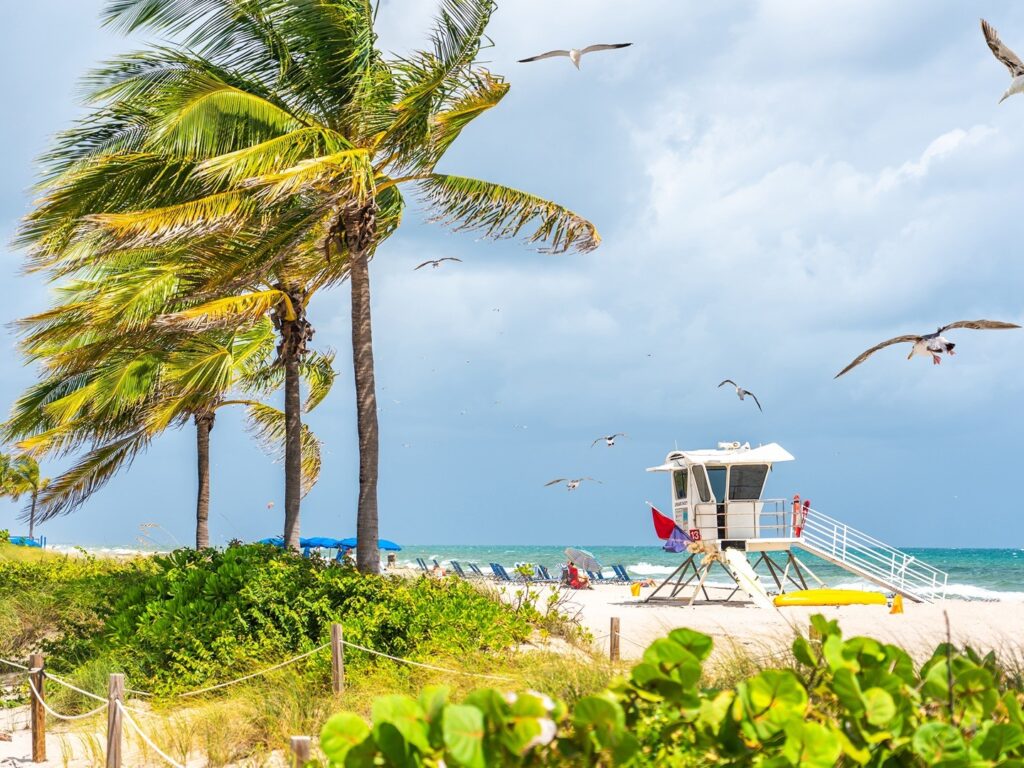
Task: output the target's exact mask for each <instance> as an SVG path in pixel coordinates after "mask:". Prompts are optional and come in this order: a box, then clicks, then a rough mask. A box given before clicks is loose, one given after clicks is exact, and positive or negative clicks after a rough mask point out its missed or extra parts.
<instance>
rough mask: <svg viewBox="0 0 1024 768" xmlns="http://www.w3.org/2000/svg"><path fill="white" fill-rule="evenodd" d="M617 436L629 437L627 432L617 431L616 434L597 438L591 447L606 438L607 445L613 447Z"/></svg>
mask: <svg viewBox="0 0 1024 768" xmlns="http://www.w3.org/2000/svg"><path fill="white" fill-rule="evenodd" d="M617 437H628V435H627V434H626V433H625V432H616V433H615V434H614V435H605V436H604V437H599V438H597V440H595V441H594V442H592V443H591V444H590V447H591V448H593V447H594V446H595V445H597V444H598V443H600V442H601V441H602V440H604V442H605V445H607V446H608V447H609V448H611V447H612V446H613V445H615V438H617Z"/></svg>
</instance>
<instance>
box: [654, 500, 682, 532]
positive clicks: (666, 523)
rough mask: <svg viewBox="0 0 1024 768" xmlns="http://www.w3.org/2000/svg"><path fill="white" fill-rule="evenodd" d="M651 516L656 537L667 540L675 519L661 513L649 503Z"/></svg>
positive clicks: (674, 525)
mask: <svg viewBox="0 0 1024 768" xmlns="http://www.w3.org/2000/svg"><path fill="white" fill-rule="evenodd" d="M651 517H653V518H654V532H655V533H656V534H658V538H659V539H662V540H667V539H668V537H669V536H671V535H672V531H673V530H674V529H675V527H676V521H675V520H673V519H672V518H671V517H667V516H666V515H663V514H661V512H659V511H658V509H657V508H656V507H655V506H654V505H653V504H652V505H651Z"/></svg>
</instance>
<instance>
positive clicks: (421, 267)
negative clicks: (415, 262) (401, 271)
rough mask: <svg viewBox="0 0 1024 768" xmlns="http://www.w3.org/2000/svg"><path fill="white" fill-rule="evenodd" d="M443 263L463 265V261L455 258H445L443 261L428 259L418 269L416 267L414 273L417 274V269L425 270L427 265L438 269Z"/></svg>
mask: <svg viewBox="0 0 1024 768" xmlns="http://www.w3.org/2000/svg"><path fill="white" fill-rule="evenodd" d="M442 261H457V262H459V264H461V263H462V259H456V258H455V257H454V256H445V257H444V258H443V259H428V260H427V261H424V262H423V263H422V264H420V265H419V266H418V267H414V268H413V270H412V271H413V272H415V271H416V270H417V269H423V268H424V267H425V266H427V264H430V265H431V266H432V267H433V268H434V269H437V268H438V267H440V266H441V262H442Z"/></svg>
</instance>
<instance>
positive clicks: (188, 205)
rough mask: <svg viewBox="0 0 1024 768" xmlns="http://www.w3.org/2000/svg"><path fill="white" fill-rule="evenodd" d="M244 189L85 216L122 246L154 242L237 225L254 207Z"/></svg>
mask: <svg viewBox="0 0 1024 768" xmlns="http://www.w3.org/2000/svg"><path fill="white" fill-rule="evenodd" d="M257 208H258V206H257V205H256V201H255V200H254V199H253V197H252V196H251V195H247V194H246V193H245V192H243V191H239V190H229V191H227V192H219V193H217V194H214V195H208V196H206V197H201V198H198V199H196V200H189V201H187V202H184V203H178V204H177V205H169V206H166V207H164V208H145V209H141V210H138V211H132V212H130V213H100V214H94V215H91V216H87V217H85V218H86V220H87V221H90V222H92V223H94V224H96V225H98V226H99V227H100V228H101V229H102V230H103V232H105V233H106V234H109V235H110V236H111V237H113V238H115V239H116V240H117V241H118V242H119V243H120V244H121V245H122V247H128V248H131V247H138V246H141V245H144V244H149V245H153V244H155V243H159V242H170V241H174V240H178V239H181V238H185V237H190V236H196V235H201V234H204V233H205V232H209V231H213V230H216V229H218V228H228V229H231V228H237V227H239V226H241V225H242V223H244V222H245V221H246V220H247V219H248V218H250V217H251V216H252V215H253V213H254V212H255V211H256V210H257Z"/></svg>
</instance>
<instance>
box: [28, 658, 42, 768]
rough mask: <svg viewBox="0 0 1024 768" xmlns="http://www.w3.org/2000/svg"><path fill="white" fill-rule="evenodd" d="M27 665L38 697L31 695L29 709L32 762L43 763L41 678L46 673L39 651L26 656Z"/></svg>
mask: <svg viewBox="0 0 1024 768" xmlns="http://www.w3.org/2000/svg"><path fill="white" fill-rule="evenodd" d="M28 666H29V668H30V669H32V670H33V671H32V672H31V673H30V676H29V679H30V680H31V681H32V685H33V686H34V687H35V689H36V693H38V694H39V697H38V698H36V696H32V705H31V710H30V711H31V718H32V762H33V763H45V762H46V710H45V709H43V701H44V700H45V696H46V692H45V690H44V689H43V680H45V679H46V673H45V672H43V655H42V654H41V653H33V654H32V655H31V656H29V657H28Z"/></svg>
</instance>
